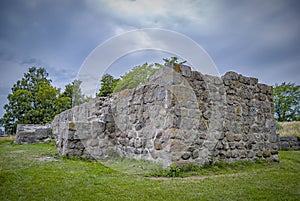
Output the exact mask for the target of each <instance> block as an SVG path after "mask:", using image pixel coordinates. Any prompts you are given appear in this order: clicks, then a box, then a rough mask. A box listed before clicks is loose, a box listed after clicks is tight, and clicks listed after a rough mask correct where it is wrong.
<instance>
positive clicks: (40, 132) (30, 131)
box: [15, 124, 52, 144]
mask: <svg viewBox="0 0 300 201" xmlns="http://www.w3.org/2000/svg"><path fill="white" fill-rule="evenodd" d="M51 138H52V131H51V127H50V126H49V125H46V126H44V125H39V124H18V125H17V133H16V139H15V143H16V144H32V143H46V142H49V141H50V140H51Z"/></svg>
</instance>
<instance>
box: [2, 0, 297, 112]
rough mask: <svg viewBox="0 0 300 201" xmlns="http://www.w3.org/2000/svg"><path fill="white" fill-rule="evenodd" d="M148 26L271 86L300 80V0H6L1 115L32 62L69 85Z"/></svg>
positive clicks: (138, 60) (145, 55) (155, 55)
mask: <svg viewBox="0 0 300 201" xmlns="http://www.w3.org/2000/svg"><path fill="white" fill-rule="evenodd" d="M142 28H163V29H168V30H172V31H176V32H179V33H181V34H184V35H186V36H187V37H189V38H191V39H192V40H194V41H195V42H196V43H198V44H199V45H200V46H202V47H203V48H204V49H205V50H206V51H207V53H208V54H209V55H210V56H211V58H212V59H213V61H214V62H215V64H216V66H217V68H218V70H219V72H220V74H224V73H225V72H227V71H230V70H233V71H236V72H238V73H241V74H244V75H247V76H252V77H257V78H259V81H260V82H263V83H267V84H270V85H274V84H275V83H282V82H283V81H286V82H295V83H297V84H299V83H300V82H299V80H300V79H299V77H300V76H299V73H300V40H299V39H300V37H299V36H300V1H298V0H251V1H249V0H222V1H221V0H219V1H211V0H207V1H205V0H204V1H202V0H183V1H180V0H177V1H176V0H152V1H149V0H136V1H134V0H131V1H129V0H128V1H126V0H111V1H109V0H106V1H101V0H98V1H96V0H28V1H27V0H26V1H24V0H1V2H0V107H1V109H0V117H1V116H2V115H3V113H4V110H3V109H2V107H3V105H4V104H5V103H6V102H7V100H6V98H7V95H8V94H9V93H10V92H11V87H12V85H13V84H14V83H15V82H16V81H17V80H18V79H21V78H22V76H23V74H24V73H25V72H27V70H28V68H29V67H31V66H37V67H44V68H46V70H47V71H48V73H49V74H50V78H51V79H52V81H53V85H54V86H56V87H60V88H64V86H65V85H66V84H68V83H70V82H71V81H72V80H74V79H75V78H76V75H77V73H78V71H79V69H80V66H81V65H82V63H83V61H84V60H85V58H86V57H87V56H88V55H89V54H90V53H91V51H92V50H93V49H94V48H96V47H97V46H98V45H100V44H102V43H104V42H105V41H107V40H108V39H110V38H112V37H114V36H117V35H118V34H122V33H125V32H127V31H131V30H136V29H142ZM166 55H167V54H166V53H161V52H157V51H145V52H139V53H133V54H130V55H127V56H125V57H122V58H121V59H119V60H118V61H116V62H115V63H114V64H113V65H112V66H111V68H110V69H109V72H111V73H112V74H114V75H115V76H118V75H120V74H121V73H122V71H123V73H124V72H125V71H127V70H128V69H126V68H128V67H133V65H137V64H142V63H143V62H147V61H148V62H151V61H156V60H158V59H160V58H161V57H164V56H166ZM120 66H122V68H120ZM123 67H124V69H123ZM114 69H119V70H115V71H114ZM120 69H121V70H120Z"/></svg>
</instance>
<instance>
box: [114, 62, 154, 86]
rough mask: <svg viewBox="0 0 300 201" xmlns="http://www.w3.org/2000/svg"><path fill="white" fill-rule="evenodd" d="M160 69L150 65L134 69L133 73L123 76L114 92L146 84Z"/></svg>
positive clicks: (145, 64)
mask: <svg viewBox="0 0 300 201" xmlns="http://www.w3.org/2000/svg"><path fill="white" fill-rule="evenodd" d="M158 69H159V66H157V65H154V64H148V63H144V64H143V65H140V66H136V67H134V68H133V69H132V70H131V71H129V72H127V73H126V74H125V75H123V76H121V79H120V81H119V82H118V84H117V86H116V87H115V90H114V92H118V91H122V90H124V89H132V88H135V87H137V86H139V85H143V84H146V83H147V82H148V81H149V80H150V78H151V76H152V75H153V74H154V73H155V72H156V71H157V70H158Z"/></svg>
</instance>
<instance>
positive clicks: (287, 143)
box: [279, 136, 300, 151]
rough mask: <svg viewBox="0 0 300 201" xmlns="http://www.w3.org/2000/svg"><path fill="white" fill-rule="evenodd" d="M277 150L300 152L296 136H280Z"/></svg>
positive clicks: (299, 142)
mask: <svg viewBox="0 0 300 201" xmlns="http://www.w3.org/2000/svg"><path fill="white" fill-rule="evenodd" d="M279 150H284V151H295V150H300V140H299V138H298V137H296V136H280V140H279Z"/></svg>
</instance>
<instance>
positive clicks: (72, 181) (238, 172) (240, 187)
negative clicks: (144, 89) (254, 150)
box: [0, 138, 300, 201]
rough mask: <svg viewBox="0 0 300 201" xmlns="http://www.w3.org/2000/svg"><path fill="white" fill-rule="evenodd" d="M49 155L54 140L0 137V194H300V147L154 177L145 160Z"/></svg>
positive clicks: (222, 197) (34, 196) (54, 197)
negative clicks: (272, 158)
mask: <svg viewBox="0 0 300 201" xmlns="http://www.w3.org/2000/svg"><path fill="white" fill-rule="evenodd" d="M47 157H48V158H47ZM51 157H56V148H55V146H54V145H53V144H35V145H14V144H12V140H11V139H6V138H0V200H72V201H74V200H180V201H185V200H197V201H198V200H272V201H273V200H299V199H300V152H299V151H294V152H291V151H289V152H280V163H275V162H273V163H267V162H262V161H259V162H258V163H243V162H241V163H236V164H232V165H225V164H221V165H218V166H210V167H208V168H206V169H194V170H193V171H192V172H184V173H183V174H182V175H181V176H183V178H181V177H179V178H178V177H176V178H165V177H153V176H151V175H155V174H158V175H159V174H160V171H159V170H157V169H156V168H157V167H156V166H155V165H153V166H151V165H149V164H147V162H145V161H144V162H143V161H142V162H136V161H133V160H118V161H115V162H111V161H110V162H107V163H106V165H109V167H107V166H105V165H103V164H101V163H97V162H88V161H83V160H79V159H66V158H57V157H56V158H57V160H56V161H51V160H50V161H47V160H48V159H53V158H51ZM44 160H46V161H44ZM144 169H146V170H144Z"/></svg>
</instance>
